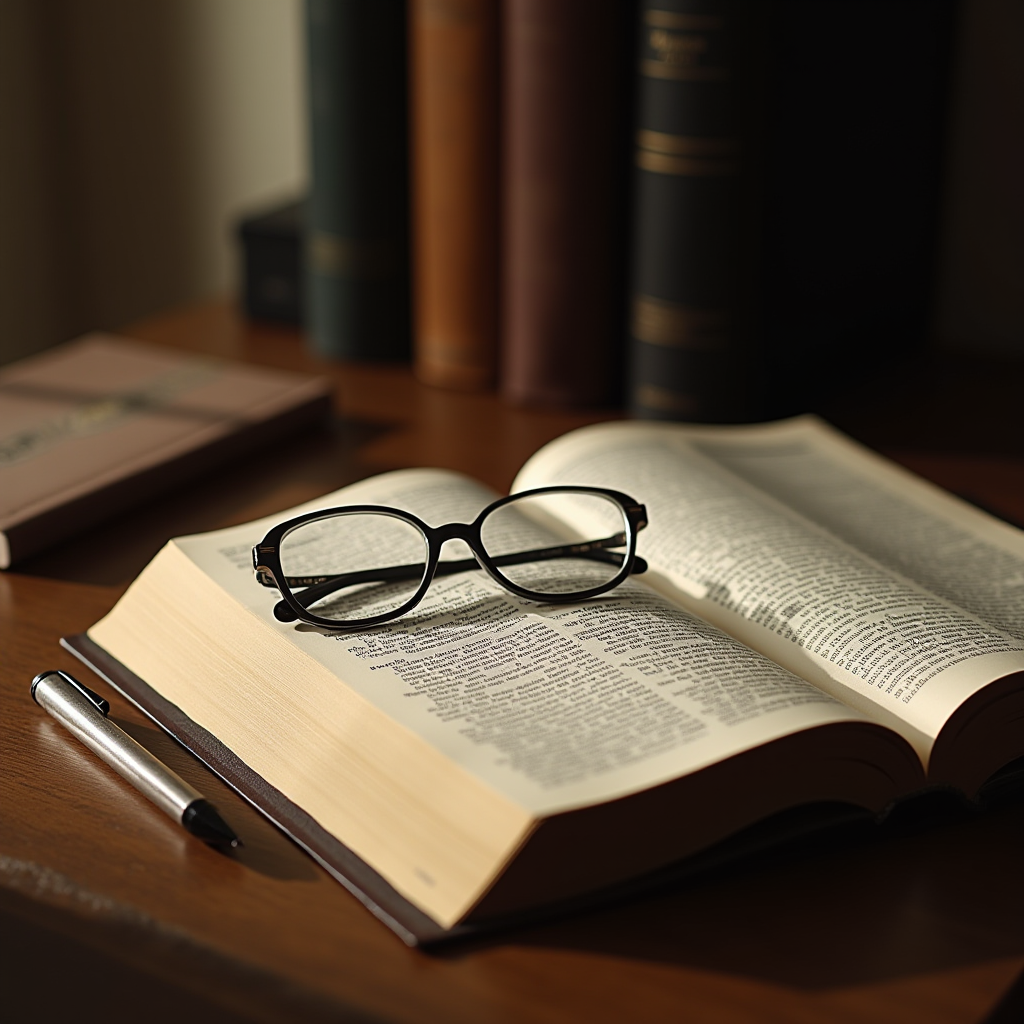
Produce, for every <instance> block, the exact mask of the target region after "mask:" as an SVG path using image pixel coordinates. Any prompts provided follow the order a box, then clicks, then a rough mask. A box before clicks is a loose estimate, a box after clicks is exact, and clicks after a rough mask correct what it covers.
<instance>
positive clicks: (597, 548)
mask: <svg viewBox="0 0 1024 1024" xmlns="http://www.w3.org/2000/svg"><path fill="white" fill-rule="evenodd" d="M625 543H626V538H625V536H624V535H623V534H621V533H617V534H615V535H614V536H611V537H604V538H602V539H601V540H592V541H588V542H587V543H585V544H563V545H560V546H558V547H553V548H535V549H534V550H533V551H517V552H516V553H515V554H511V555H498V556H497V557H496V558H492V559H491V561H492V562H493V563H494V564H495V565H497V566H505V565H521V564H522V563H523V562H541V561H549V560H551V559H555V558H585V559H588V560H589V561H592V562H607V563H608V564H610V565H618V566H621V565H622V561H623V559H624V558H625V557H626V556H625V555H623V554H620V553H619V552H617V551H606V550H603V549H604V548H608V547H619V546H620V545H622V544H625ZM479 568H480V565H479V563H478V562H477V560H476V559H475V558H462V559H458V560H456V561H450V562H438V563H437V569H435V570H434V575H435V576H453V575H455V573H458V572H468V571H470V570H472V569H479ZM646 571H647V562H645V561H644V559H642V558H641V557H640V556H639V555H634V556H633V567H632V569H630V572H631V573H642V572H646ZM422 575H423V563H422V562H416V563H412V564H410V565H391V566H387V567H386V568H381V569H361V570H360V571H359V572H344V573H339V574H338V575H337V576H328V577H326V578H321V577H315V578H316V579H317V582H316V583H313V584H311V585H309V586H307V587H306V589H305V590H303V591H302V592H301V593H299V594H293V595H292V596H293V597H294V598H295V600H296V601H298V602H299V604H301V605H302V607H303V608H308V607H309V606H310V605H311V604H313V603H314V602H316V601H319V600H320V598H322V597H326V596H327V595H328V594H332V593H334V591H336V590H342V589H344V588H345V587H354V586H357V585H358V584H360V583H391V582H396V581H399V580H415V579H419V578H420V577H421V576H422ZM309 578H310V577H308V576H286V577H285V579H284V582H285V583H286V584H287V585H288V586H289V587H294V586H302V582H303V580H306V579H309ZM274 615H275V617H276V618H278V619H280V620H281V621H282V622H291V621H292V620H293V619H295V618H297V616H296V615H295V613H294V612H293V611H292V610H291V609H290V608H289V607H288V605H287V603H286V602H285V601H278V603H277V604H276V605H275V606H274Z"/></svg>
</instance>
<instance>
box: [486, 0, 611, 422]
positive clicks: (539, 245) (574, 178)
mask: <svg viewBox="0 0 1024 1024" xmlns="http://www.w3.org/2000/svg"><path fill="white" fill-rule="evenodd" d="M624 14H625V5H623V4H621V3H616V2H614V0H554V2H552V0H508V2H507V3H506V4H505V5H504V21H503V26H502V31H503V69H504V93H503V104H504V111H503V114H504V137H503V181H504V203H503V205H504V211H503V291H502V345H503V350H502V390H503V392H504V394H505V395H506V396H507V397H508V398H510V399H511V400H513V401H515V402H522V403H531V404H548V405H563V404H571V405H591V404H601V403H605V402H607V401H608V400H609V399H610V398H612V397H613V393H614V390H615V384H616V381H615V377H616V366H615V360H616V357H615V353H616V350H617V348H618V347H619V346H618V344H617V343H618V339H619V335H620V333H621V329H620V328H621V325H620V308H621V307H620V302H621V299H620V292H621V290H622V281H623V276H622V273H621V271H620V270H619V269H618V265H617V261H618V254H619V253H620V252H621V251H623V250H624V246H622V245H621V244H618V243H617V240H618V241H621V239H620V238H619V236H620V228H619V224H620V221H621V219H622V211H621V209H620V207H622V206H623V205H624V195H625V189H624V188H622V187H621V185H620V181H621V173H622V169H621V164H622V162H623V153H624V151H625V147H624V144H623V139H622V137H621V128H622V124H623V113H624V111H623V107H624V106H625V104H626V103H627V102H628V98H627V97H626V96H625V95H624V92H625V90H624V85H625V82H626V78H625V75H624V74H623V66H624V55H626V54H628V50H629V39H630V35H629V31H628V29H627V24H628V23H624Z"/></svg>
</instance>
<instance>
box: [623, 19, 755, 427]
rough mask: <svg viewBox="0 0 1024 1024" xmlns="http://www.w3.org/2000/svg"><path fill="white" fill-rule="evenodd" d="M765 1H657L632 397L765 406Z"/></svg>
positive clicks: (643, 73) (645, 85) (640, 163)
mask: <svg viewBox="0 0 1024 1024" xmlns="http://www.w3.org/2000/svg"><path fill="white" fill-rule="evenodd" d="M760 22H761V19H760V18H759V17H758V5H756V4H753V3H745V2H743V0H739V2H737V0H644V2H643V3H642V5H641V10H640V36H639V57H638V78H639V83H640V84H639V86H638V102H637V113H636V118H637V120H636V130H635V136H634V139H633V146H634V168H633V173H634V208H633V243H632V244H633V255H632V259H633V266H632V271H631V278H632V280H631V285H632V295H631V303H630V319H629V346H630V354H629V362H630V382H629V405H630V408H631V410H632V411H633V413H634V414H636V415H638V416H642V417H645V418H650V419H688V420H699V421H715V420H718V421H723V422H726V421H730V420H732V421H735V420H743V419H749V418H751V414H752V413H755V412H756V411H757V402H756V399H755V393H754V389H755V382H756V381H757V373H756V369H757V368H756V366H755V363H754V360H755V353H756V352H757V348H756V338H755V336H754V331H755V329H756V324H757V317H758V310H757V308H756V304H757V290H758V270H759V268H758V246H759V244H760V235H759V233H758V231H757V225H758V212H757V199H758V195H757V192H758V188H759V185H760V172H759V166H758V164H759V160H758V153H757V142H758V140H757V138H756V132H757V118H756V112H755V111H754V110H753V109H752V106H753V103H754V98H755V96H756V95H757V92H758V86H759V85H761V84H762V83H760V82H758V81H757V80H756V79H757V77H758V74H759V72H760V71H761V68H760V58H761V54H760V53H759V52H758V51H759V47H760V45H761V33H759V32H758V29H759V28H761V27H762V26H761V23H760Z"/></svg>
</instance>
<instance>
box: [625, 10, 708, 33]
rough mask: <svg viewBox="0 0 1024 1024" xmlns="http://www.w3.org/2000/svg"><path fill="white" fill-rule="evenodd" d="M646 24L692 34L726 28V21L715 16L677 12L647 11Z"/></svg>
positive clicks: (645, 13)
mask: <svg viewBox="0 0 1024 1024" xmlns="http://www.w3.org/2000/svg"><path fill="white" fill-rule="evenodd" d="M644 22H645V23H646V24H648V25H651V26H653V27H654V28H678V29H683V30H684V31H685V30H689V31H691V32H708V31H714V29H716V28H724V27H725V19H724V18H719V17H718V16H717V15H715V14H679V13H678V12H677V11H645V12H644Z"/></svg>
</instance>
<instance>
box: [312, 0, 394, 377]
mask: <svg viewBox="0 0 1024 1024" xmlns="http://www.w3.org/2000/svg"><path fill="white" fill-rule="evenodd" d="M306 30H307V32H306V38H307V61H308V74H309V97H308V99H309V131H310V144H311V157H312V159H311V168H310V171H311V173H310V193H309V201H308V219H307V224H306V241H305V245H306V303H307V330H308V332H309V338H310V341H311V344H312V346H313V348H314V349H315V351H316V352H318V353H319V354H321V355H325V356H329V357H334V358H340V359H395V358H404V357H407V356H408V353H409V284H408V277H409V274H408V262H409V257H408V205H409V203H408V196H407V191H408V174H407V167H406V163H407V154H408V144H407V139H406V134H407V118H406V45H405V33H406V23H405V5H404V3H402V0H307V3H306Z"/></svg>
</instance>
